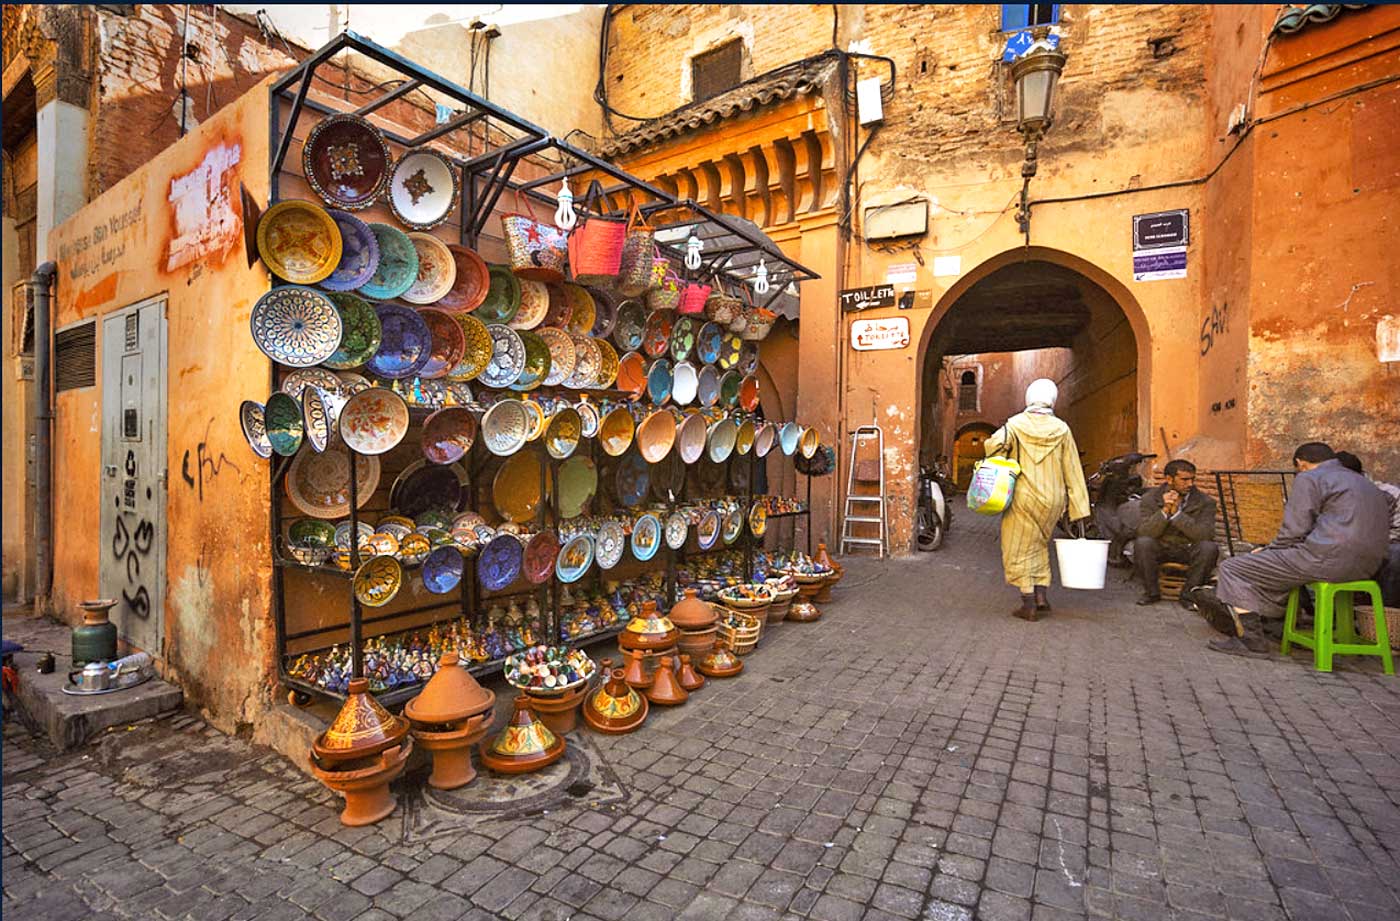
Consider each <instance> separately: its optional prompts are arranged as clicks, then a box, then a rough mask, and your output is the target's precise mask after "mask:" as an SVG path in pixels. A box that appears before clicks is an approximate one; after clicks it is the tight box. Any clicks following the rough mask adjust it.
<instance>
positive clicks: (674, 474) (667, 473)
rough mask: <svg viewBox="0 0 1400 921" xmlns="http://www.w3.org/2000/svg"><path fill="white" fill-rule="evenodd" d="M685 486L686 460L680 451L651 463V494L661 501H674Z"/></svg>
mask: <svg viewBox="0 0 1400 921" xmlns="http://www.w3.org/2000/svg"><path fill="white" fill-rule="evenodd" d="M684 488H685V461H684V460H683V459H682V458H681V455H680V452H679V451H673V452H671V453H670V454H668V455H666V459H665V460H663V461H661V462H660V463H658V464H652V465H651V495H652V497H653V498H655V499H657V500H658V501H660V502H672V501H674V500H675V498H676V497H677V496H679V495H680V493H681V490H682V489H684Z"/></svg>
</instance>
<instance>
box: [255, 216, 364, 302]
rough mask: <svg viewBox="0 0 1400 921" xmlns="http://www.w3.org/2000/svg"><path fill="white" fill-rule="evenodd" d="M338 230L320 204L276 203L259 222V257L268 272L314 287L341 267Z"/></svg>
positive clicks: (340, 244)
mask: <svg viewBox="0 0 1400 921" xmlns="http://www.w3.org/2000/svg"><path fill="white" fill-rule="evenodd" d="M342 249H343V244H342V242H341V236H340V228H339V227H337V226H336V223H335V219H334V218H332V217H331V216H330V215H329V214H327V213H326V211H325V209H324V208H322V207H320V206H319V205H313V204H312V203H311V202H309V201H299V200H296V199H293V200H291V201H284V202H278V203H277V204H275V205H273V206H272V207H271V208H268V209H267V210H266V211H264V212H263V214H262V217H261V218H259V219H258V255H259V256H261V257H262V261H263V262H264V263H265V264H266V265H267V268H268V271H270V272H271V273H272V274H273V275H276V276H277V277H278V278H285V279H286V280H287V281H289V282H291V283H292V284H296V285H313V284H315V283H316V282H318V281H322V280H323V279H325V278H326V277H328V276H329V275H330V274H331V273H332V272H334V271H335V269H336V266H338V265H339V264H340V256H341V251H342Z"/></svg>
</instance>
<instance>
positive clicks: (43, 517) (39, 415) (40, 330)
mask: <svg viewBox="0 0 1400 921" xmlns="http://www.w3.org/2000/svg"><path fill="white" fill-rule="evenodd" d="M57 273H58V266H56V265H54V264H53V263H52V262H45V263H44V264H42V265H40V266H39V268H37V269H36V270H35V271H34V275H33V277H32V278H30V280H29V290H30V293H31V294H32V295H33V297H34V591H33V593H32V594H33V597H34V607H35V610H36V611H38V610H39V609H40V608H41V607H44V606H46V605H47V604H48V600H49V591H50V589H51V588H52V587H53V501H52V498H53V497H52V495H51V493H52V492H53V465H52V454H53V400H52V399H51V393H50V387H51V381H50V379H51V377H52V375H51V374H50V372H49V364H50V353H49V346H50V344H51V343H52V341H53V340H52V339H51V338H50V329H49V327H50V325H51V317H50V311H49V306H50V301H49V296H50V291H51V290H52V288H53V280H54V276H55V275H56V274H57Z"/></svg>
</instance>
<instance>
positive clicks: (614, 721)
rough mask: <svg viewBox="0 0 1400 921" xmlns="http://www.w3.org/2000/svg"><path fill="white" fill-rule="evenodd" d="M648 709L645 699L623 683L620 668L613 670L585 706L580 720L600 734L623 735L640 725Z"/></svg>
mask: <svg viewBox="0 0 1400 921" xmlns="http://www.w3.org/2000/svg"><path fill="white" fill-rule="evenodd" d="M647 708H648V705H647V699H646V698H645V697H643V696H642V695H640V694H638V693H637V692H636V691H634V690H633V689H632V687H631V686H630V685H628V684H627V682H626V681H624V680H623V678H622V669H620V668H615V669H613V670H612V671H611V672H610V673H609V675H608V680H607V681H605V682H603V685H602V687H600V688H598V690H596V691H594V692H593V694H592V695H591V696H590V697H589V698H588V700H587V701H586V702H585V703H584V707H583V718H584V721H585V722H587V723H588V725H589V726H592V727H593V728H594V729H596V730H598V731H599V732H606V733H610V734H612V735H622V734H623V733H626V732H631V731H632V730H634V729H636V728H637V727H638V726H640V725H642V721H643V720H645V719H646V718H647Z"/></svg>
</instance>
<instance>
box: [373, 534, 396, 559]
mask: <svg viewBox="0 0 1400 921" xmlns="http://www.w3.org/2000/svg"><path fill="white" fill-rule="evenodd" d="M365 549H366V550H368V551H369V552H370V554H371V555H373V556H398V555H399V539H398V538H397V537H395V536H394V535H392V534H389V533H387V532H383V531H376V532H374V533H373V534H371V535H370V537H369V541H368V542H367V543H366V544H365Z"/></svg>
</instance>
